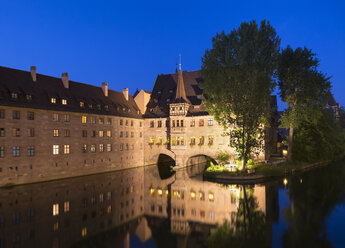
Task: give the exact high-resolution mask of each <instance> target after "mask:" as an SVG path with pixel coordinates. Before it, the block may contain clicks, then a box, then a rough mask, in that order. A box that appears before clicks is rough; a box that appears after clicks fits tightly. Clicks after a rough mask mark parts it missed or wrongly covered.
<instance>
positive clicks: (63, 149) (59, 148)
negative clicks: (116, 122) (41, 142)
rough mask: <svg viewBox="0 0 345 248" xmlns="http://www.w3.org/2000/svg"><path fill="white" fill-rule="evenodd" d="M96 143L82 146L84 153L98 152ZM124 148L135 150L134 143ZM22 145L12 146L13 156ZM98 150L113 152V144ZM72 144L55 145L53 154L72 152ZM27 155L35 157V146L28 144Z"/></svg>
mask: <svg viewBox="0 0 345 248" xmlns="http://www.w3.org/2000/svg"><path fill="white" fill-rule="evenodd" d="M96 147H97V146H96V144H92V145H90V146H89V147H88V145H87V144H84V145H83V146H82V149H81V150H82V153H87V152H88V151H90V152H92V153H93V152H96V150H97V149H96ZM124 149H126V150H130V149H131V150H134V144H131V145H130V144H123V143H122V144H120V151H123V150H124ZM140 149H142V143H140ZM20 150H21V149H20V146H13V147H12V156H13V157H20V156H21V152H20ZM98 151H99V152H105V151H107V152H111V151H112V144H106V145H105V144H99V145H98ZM70 152H71V150H70V145H53V155H59V154H70ZM27 156H28V157H33V156H35V146H28V147H27ZM4 157H5V147H4V146H0V158H4Z"/></svg>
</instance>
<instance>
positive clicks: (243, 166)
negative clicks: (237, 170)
mask: <svg viewBox="0 0 345 248" xmlns="http://www.w3.org/2000/svg"><path fill="white" fill-rule="evenodd" d="M246 164H247V160H246V158H245V156H243V157H242V171H246Z"/></svg>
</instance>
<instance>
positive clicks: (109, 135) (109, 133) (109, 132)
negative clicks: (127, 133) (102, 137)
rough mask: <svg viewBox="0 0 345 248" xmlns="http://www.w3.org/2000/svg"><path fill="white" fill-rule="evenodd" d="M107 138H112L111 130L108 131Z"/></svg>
mask: <svg viewBox="0 0 345 248" xmlns="http://www.w3.org/2000/svg"><path fill="white" fill-rule="evenodd" d="M132 133H133V132H132ZM107 137H111V131H110V130H108V131H107Z"/></svg>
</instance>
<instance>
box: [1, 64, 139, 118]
mask: <svg viewBox="0 0 345 248" xmlns="http://www.w3.org/2000/svg"><path fill="white" fill-rule="evenodd" d="M11 93H17V94H18V99H13V98H11ZM27 95H31V96H32V100H27V98H26V97H27ZM52 97H53V98H56V99H57V103H56V104H52V103H51V101H50V99H51V98H52ZM62 99H66V100H67V105H62V104H61V100H62ZM80 102H84V103H85V106H84V107H80ZM0 105H6V106H17V107H24V108H37V109H47V110H58V111H69V112H81V113H94V114H103V115H115V116H125V117H133V118H140V117H141V115H140V114H138V111H139V108H138V106H137V105H136V103H135V101H134V99H133V97H132V96H129V99H128V101H126V99H125V97H124V95H123V94H122V92H118V91H113V90H109V91H108V97H106V96H105V95H104V93H103V90H102V88H101V87H96V86H93V85H88V84H83V83H78V82H74V81H69V88H65V87H64V86H63V83H62V81H61V78H55V77H50V76H46V75H42V74H37V80H36V82H33V81H32V77H31V73H30V72H27V71H22V70H17V69H11V68H6V67H0ZM90 105H92V107H90ZM107 107H108V109H107Z"/></svg>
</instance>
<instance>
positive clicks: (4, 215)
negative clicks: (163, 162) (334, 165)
mask: <svg viewBox="0 0 345 248" xmlns="http://www.w3.org/2000/svg"><path fill="white" fill-rule="evenodd" d="M203 169H204V167H202V166H201V167H194V168H193V169H191V168H189V169H185V170H180V171H177V172H176V173H174V174H173V175H172V176H171V177H168V178H166V179H161V177H160V172H159V170H158V169H157V166H151V167H145V168H137V169H131V170H125V171H120V172H114V173H109V174H101V175H94V176H87V177H80V178H74V179H68V180H61V181H54V182H47V183H39V184H31V185H24V186H18V187H14V188H3V189H1V190H0V248H5V247H54V248H55V247H56V248H58V247H131V244H130V240H131V236H133V235H136V236H137V238H138V239H139V241H140V242H142V243H144V242H147V241H148V240H151V239H153V240H154V243H156V245H157V246H158V247H197V246H203V245H204V244H205V240H206V238H207V237H208V236H209V234H210V233H211V231H212V230H213V229H215V227H216V224H217V223H223V222H224V220H227V223H229V225H230V226H233V227H235V222H236V218H237V211H238V209H239V204H240V198H241V197H242V195H243V192H242V191H243V187H241V186H237V185H227V186H224V185H220V184H216V183H212V182H206V181H203V180H202V178H201V176H195V174H196V175H197V174H200V172H201V171H202V170H203ZM251 192H252V195H253V196H254V197H255V199H256V201H257V206H258V209H259V210H260V211H262V212H263V213H264V214H265V215H266V216H267V217H268V218H272V216H270V215H271V213H275V214H274V215H278V210H277V208H278V207H277V203H276V201H277V199H278V196H277V194H278V191H277V187H276V186H267V185H266V186H265V185H261V186H260V185H255V186H252V187H251ZM272 210H274V211H272ZM273 218H276V217H274V216H273Z"/></svg>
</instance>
